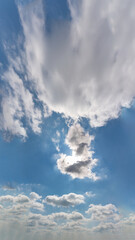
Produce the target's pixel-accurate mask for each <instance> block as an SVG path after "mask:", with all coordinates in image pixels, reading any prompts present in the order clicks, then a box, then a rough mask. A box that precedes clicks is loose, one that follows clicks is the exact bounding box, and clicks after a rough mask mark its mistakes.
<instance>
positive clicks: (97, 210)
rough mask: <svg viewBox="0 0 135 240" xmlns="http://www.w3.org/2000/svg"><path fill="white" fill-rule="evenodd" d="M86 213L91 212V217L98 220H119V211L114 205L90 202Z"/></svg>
mask: <svg viewBox="0 0 135 240" xmlns="http://www.w3.org/2000/svg"><path fill="white" fill-rule="evenodd" d="M86 213H87V214H91V219H92V220H94V221H100V222H109V221H112V222H113V221H119V219H120V217H119V212H118V209H117V208H116V206H115V205H113V204H107V205H104V206H103V205H101V204H100V205H94V204H90V206H89V209H88V210H87V211H86Z"/></svg>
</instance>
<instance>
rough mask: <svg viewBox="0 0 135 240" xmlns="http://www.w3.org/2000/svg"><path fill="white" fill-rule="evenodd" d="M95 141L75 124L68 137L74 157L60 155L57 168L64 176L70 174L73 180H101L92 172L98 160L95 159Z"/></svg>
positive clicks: (67, 140)
mask: <svg viewBox="0 0 135 240" xmlns="http://www.w3.org/2000/svg"><path fill="white" fill-rule="evenodd" d="M93 139H94V137H93V136H90V135H89V133H85V131H84V129H83V128H82V127H81V126H80V124H74V125H73V126H71V127H70V128H69V131H68V134H67V136H66V141H65V142H66V144H67V145H68V146H69V148H70V149H71V150H72V155H71V156H69V155H66V154H60V158H59V159H58V160H57V167H58V169H59V170H60V171H61V172H62V173H63V174H69V175H70V176H71V177H72V178H81V179H83V178H85V177H88V178H91V179H93V180H97V179H99V177H98V176H96V174H95V173H94V172H93V171H92V170H93V168H94V167H95V166H96V165H97V159H93V158H92V155H93V151H92V150H91V148H90V147H91V146H90V144H91V141H92V140H93Z"/></svg>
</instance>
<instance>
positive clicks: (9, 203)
mask: <svg viewBox="0 0 135 240" xmlns="http://www.w3.org/2000/svg"><path fill="white" fill-rule="evenodd" d="M40 198H41V197H40V196H39V195H38V194H37V193H34V192H32V193H30V197H28V196H26V195H24V194H18V195H16V196H14V195H3V196H0V203H1V205H2V206H3V207H8V208H9V209H10V212H12V213H13V212H14V214H15V213H16V214H17V215H18V214H21V213H22V211H24V212H25V211H27V210H29V209H35V210H38V211H44V204H43V203H41V202H40V201H39V200H40Z"/></svg>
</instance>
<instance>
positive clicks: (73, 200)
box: [44, 193, 84, 207]
mask: <svg viewBox="0 0 135 240" xmlns="http://www.w3.org/2000/svg"><path fill="white" fill-rule="evenodd" d="M44 202H46V203H47V204H49V205H52V206H57V207H70V206H75V205H78V204H82V203H84V196H83V195H80V194H75V193H69V194H64V195H62V196H60V197H59V196H56V195H50V196H47V197H46V198H45V200H44Z"/></svg>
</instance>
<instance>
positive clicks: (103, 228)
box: [91, 222, 117, 232]
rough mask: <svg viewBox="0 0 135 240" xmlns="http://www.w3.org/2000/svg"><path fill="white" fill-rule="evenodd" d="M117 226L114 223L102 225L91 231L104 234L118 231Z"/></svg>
mask: <svg viewBox="0 0 135 240" xmlns="http://www.w3.org/2000/svg"><path fill="white" fill-rule="evenodd" d="M116 229H117V225H116V224H115V223H112V222H108V223H100V224H99V225H98V226H96V227H93V228H92V229H91V230H92V231H94V232H104V231H113V230H115V231H116Z"/></svg>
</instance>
